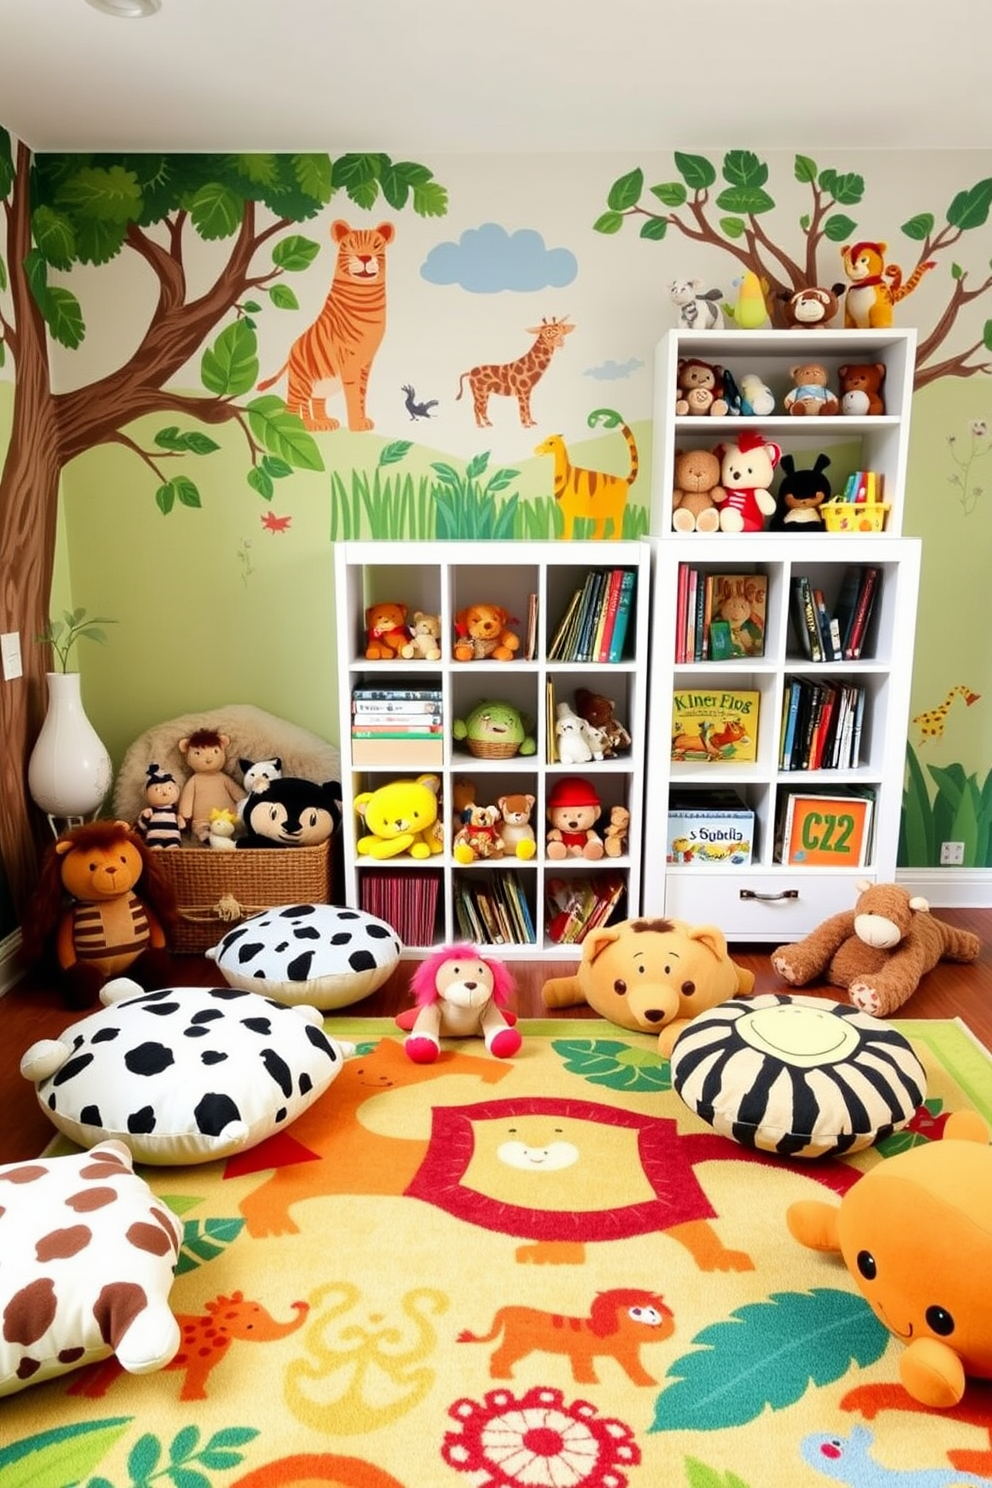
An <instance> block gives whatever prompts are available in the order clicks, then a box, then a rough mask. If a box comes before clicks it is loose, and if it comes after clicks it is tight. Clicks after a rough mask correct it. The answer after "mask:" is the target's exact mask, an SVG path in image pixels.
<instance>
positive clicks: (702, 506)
mask: <svg viewBox="0 0 992 1488" xmlns="http://www.w3.org/2000/svg"><path fill="white" fill-rule="evenodd" d="M722 498H723V487H722V486H721V485H720V461H719V460H718V459H717V457H716V455H715V454H714V453H713V451H712V450H705V449H693V450H676V451H675V486H674V489H673V490H672V528H673V530H674V531H675V532H719V530H720V513H719V510H718V508H717V502H718V501H720V500H721V499H722Z"/></svg>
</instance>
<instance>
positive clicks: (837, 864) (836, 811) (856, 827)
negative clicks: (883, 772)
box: [781, 788, 874, 868]
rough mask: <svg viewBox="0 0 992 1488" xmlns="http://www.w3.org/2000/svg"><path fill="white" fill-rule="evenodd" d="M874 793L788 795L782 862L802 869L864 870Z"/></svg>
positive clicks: (795, 792) (784, 819)
mask: <svg viewBox="0 0 992 1488" xmlns="http://www.w3.org/2000/svg"><path fill="white" fill-rule="evenodd" d="M873 808H874V793H873V792H871V791H867V790H866V791H865V793H863V794H861V793H856V792H855V791H854V790H853V788H852V789H851V790H850V791H846V792H836V793H833V794H828V793H826V792H823V793H820V792H814V791H811V792H809V793H808V794H807V793H803V792H800V791H794V792H790V793H789V795H788V796H787V797H786V798H785V803H784V806H783V820H782V836H781V841H782V846H781V860H782V862H783V863H790V864H793V865H799V866H802V867H805V868H863V867H864V866H865V865H866V864H867V863H868V861H869V845H870V841H871V821H872V812H873Z"/></svg>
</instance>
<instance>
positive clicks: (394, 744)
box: [351, 679, 444, 767]
mask: <svg viewBox="0 0 992 1488" xmlns="http://www.w3.org/2000/svg"><path fill="white" fill-rule="evenodd" d="M351 757H352V762H353V763H354V764H356V765H378V764H396V765H403V766H410V767H412V766H417V765H439V764H441V762H442V760H443V757H444V713H443V706H442V701H441V689H440V688H439V687H432V686H429V685H425V686H420V687H410V686H408V685H405V683H404V682H401V681H396V680H386V679H383V681H382V684H381V685H379V686H376V687H371V686H361V687H355V688H353V689H352V694H351Z"/></svg>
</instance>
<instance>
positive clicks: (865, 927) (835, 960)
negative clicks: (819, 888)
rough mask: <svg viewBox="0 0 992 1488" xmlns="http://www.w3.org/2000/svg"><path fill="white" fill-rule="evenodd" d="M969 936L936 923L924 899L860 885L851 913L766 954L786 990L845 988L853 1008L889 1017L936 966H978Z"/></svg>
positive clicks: (977, 945) (976, 943) (974, 939)
mask: <svg viewBox="0 0 992 1488" xmlns="http://www.w3.org/2000/svg"><path fill="white" fill-rule="evenodd" d="M981 949H982V943H981V941H980V940H979V938H978V936H977V935H973V934H972V933H971V931H970V930H959V929H957V928H956V927H955V926H953V925H948V924H946V923H945V922H944V921H943V920H938V919H937V917H936V916H935V915H932V914H931V913H930V906H929V904H928V903H927V901H926V899H924V898H922V896H918V895H911V894H910V893H909V891H908V889H904V888H903V887H902V885H901V884H895V883H891V884H876V883H872V882H870V881H869V880H868V879H860V880H859V881H858V899H857V902H856V904H855V906H854V908H853V909H848V910H842V911H841V913H840V914H835V915H831V916H830V918H829V919H827V920H824V921H823V923H822V925H819V926H818V927H817V928H816V929H815V930H814V931H813V932H812V934H811V935H807V936H805V938H804V939H802V940H799V941H797V942H796V943H795V944H794V945H784V946H779V948H778V950H777V951H773V952H772V967H773V969H774V970H775V971H776V972H777V973H778V975H779V976H780V977H781V978H782V979H783V981H786V982H788V983H789V985H790V986H791V987H805V986H806V985H807V984H808V983H809V982H811V981H813V980H814V979H819V978H823V979H825V980H826V981H828V982H830V983H831V985H833V986H835V987H844V988H846V990H847V995H848V997H849V998H850V999H851V1001H852V1003H853V1004H854V1006H855V1007H857V1008H860V1009H861V1011H862V1012H863V1013H871V1014H872V1015H873V1016H874V1017H882V1018H884V1017H887V1016H888V1015H889V1014H890V1013H894V1012H896V1011H897V1010H898V1009H899V1008H901V1007H902V1005H903V1003H905V1002H907V1001H908V1000H909V998H910V997H912V995H913V993H914V992H915V991H916V988H917V986H918V985H919V982H920V978H921V977H923V976H925V975H926V973H927V972H928V971H931V970H932V969H933V968H934V967H935V966H936V965H937V963H938V962H939V961H961V962H970V961H977V960H978V957H979V955H980V954H981Z"/></svg>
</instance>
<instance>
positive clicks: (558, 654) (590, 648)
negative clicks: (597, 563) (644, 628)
mask: <svg viewBox="0 0 992 1488" xmlns="http://www.w3.org/2000/svg"><path fill="white" fill-rule="evenodd" d="M635 584H636V575H635V573H634V571H633V569H629V568H596V569H590V570H589V572H588V574H587V575H586V577H585V580H584V582H583V583H582V584H581V585H579V587H578V588H577V589H575V590H574V591H573V593H572V597H571V599H570V600H569V602H568V605H567V606H566V609H565V613H564V614H563V615H562V617H561V620H560V621H559V624H558V628H557V630H556V631H555V633H554V635H553V637H552V639H551V644H550V646H549V647H548V660H549V661H596V662H613V661H622V659H623V648H624V641H625V639H626V636H627V629H628V625H629V621H630V616H631V613H632V611H633V607H634V589H635Z"/></svg>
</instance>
